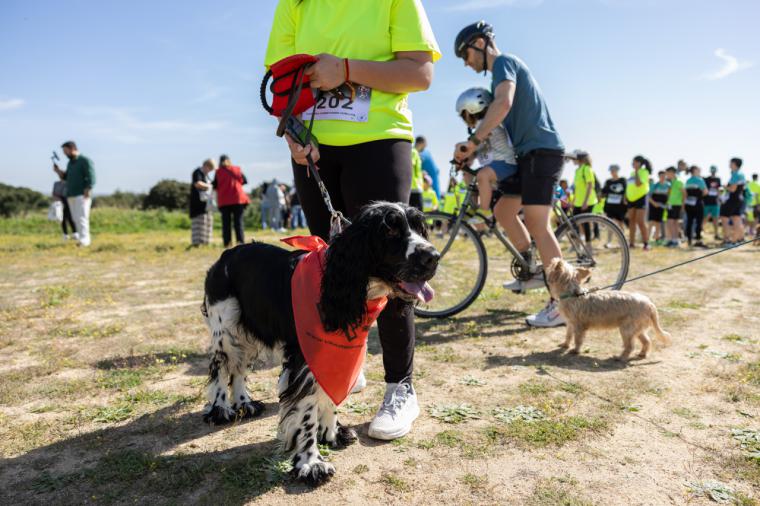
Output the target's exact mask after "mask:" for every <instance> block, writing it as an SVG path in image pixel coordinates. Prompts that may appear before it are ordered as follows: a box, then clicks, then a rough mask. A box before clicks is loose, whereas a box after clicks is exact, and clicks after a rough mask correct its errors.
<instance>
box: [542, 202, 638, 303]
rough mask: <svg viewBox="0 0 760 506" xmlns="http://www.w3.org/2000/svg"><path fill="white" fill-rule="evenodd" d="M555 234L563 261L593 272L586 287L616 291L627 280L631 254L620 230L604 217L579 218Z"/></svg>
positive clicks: (586, 216)
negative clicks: (607, 288)
mask: <svg viewBox="0 0 760 506" xmlns="http://www.w3.org/2000/svg"><path fill="white" fill-rule="evenodd" d="M569 223H570V224H571V226H567V224H565V223H563V224H561V225H560V226H559V227H558V228H557V231H556V232H555V235H556V236H557V241H558V242H559V245H560V249H561V250H562V257H563V258H564V259H565V260H566V261H568V262H570V263H571V264H573V265H574V266H576V267H589V268H591V269H593V273H592V275H591V279H590V281H589V283H590V284H591V286H594V287H610V288H612V289H613V290H619V289H620V287H622V286H623V283H624V282H625V279H626V277H627V276H628V267H629V266H630V262H631V253H630V250H629V249H628V242H627V241H626V239H625V234H624V233H623V231H622V230H620V227H619V226H617V224H615V222H614V221H612V220H610V219H609V218H607V217H605V216H601V215H598V214H579V215H576V216H573V217H571V218H570V222H569Z"/></svg>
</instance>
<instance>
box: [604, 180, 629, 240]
mask: <svg viewBox="0 0 760 506" xmlns="http://www.w3.org/2000/svg"><path fill="white" fill-rule="evenodd" d="M625 185H626V181H625V178H624V177H620V166H619V165H610V178H609V179H608V180H607V181H605V182H604V187H603V188H602V197H603V198H604V214H605V216H607V217H608V218H609V219H611V220H613V221H614V222H615V223H617V224H618V226H619V227H620V229H621V230H625V215H626V213H627V212H628V206H627V205H626V202H625ZM605 246H607V247H609V246H610V244H609V241H608V242H607V244H605Z"/></svg>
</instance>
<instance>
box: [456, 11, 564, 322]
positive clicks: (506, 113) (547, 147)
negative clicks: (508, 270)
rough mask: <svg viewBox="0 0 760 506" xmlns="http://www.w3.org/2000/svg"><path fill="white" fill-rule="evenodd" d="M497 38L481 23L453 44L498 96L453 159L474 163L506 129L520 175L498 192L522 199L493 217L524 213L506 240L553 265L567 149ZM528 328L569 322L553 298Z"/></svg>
mask: <svg viewBox="0 0 760 506" xmlns="http://www.w3.org/2000/svg"><path fill="white" fill-rule="evenodd" d="M494 38H495V34H494V32H493V27H492V26H491V25H490V24H488V23H486V22H485V21H479V22H477V23H473V24H470V25H468V26H466V27H464V28H463V29H462V30H461V31H460V32H459V34H458V35H457V37H456V40H455V42H454V53H455V54H456V56H457V57H458V58H461V59H462V60H464V63H465V65H466V66H468V67H470V68H471V69H473V70H474V71H475V72H483V73H486V72H489V71H490V72H491V93H492V94H493V97H494V100H493V102H492V103H491V105H490V107H489V108H488V113H487V114H486V115H485V117H484V118H483V119H482V120H481V122H480V123H479V124H478V127H477V129H476V130H475V132H473V134H472V135H471V136H470V138H469V139H468V140H467V142H463V143H459V144H457V145H456V146H455V148H454V157H455V158H456V159H457V160H465V159H468V158H470V157H471V156H472V154H473V153H474V152H475V151H476V150H477V148H478V145H479V144H480V143H482V142H483V141H485V140H486V139H487V138H488V136H489V134H490V133H491V131H492V130H493V129H494V128H496V127H498V126H499V125H503V126H504V128H506V130H507V133H509V137H510V139H511V140H512V144H513V147H514V150H515V154H516V155H517V165H518V172H517V174H516V175H515V177H510V178H507V179H506V180H505V181H503V182H502V183H501V184H500V189H501V190H503V193H504V194H506V195H520V198H504V197H502V198H501V199H499V202H498V203H497V204H496V206H495V208H494V214H495V215H496V217H497V218H498V220H499V222H500V223H504V222H514V221H515V220H513V218H512V217H513V216H516V215H517V213H518V212H519V210H520V208H522V210H523V213H524V216H525V225H524V226H523V225H522V224H520V227H521V228H522V230H521V231H512V233H509V232H508V235H509V236H510V237H516V238H517V237H532V238H533V239H534V240H535V242H536V248H537V249H538V253H539V255H540V256H541V261H542V263H543V264H544V265H549V263H550V262H551V261H552V260H553V259H555V258H561V257H562V253H561V251H560V247H559V244H558V243H557V238H556V237H555V236H554V232H553V230H552V228H551V223H550V217H551V213H552V199H553V198H554V190H555V188H556V186H557V182H558V181H559V178H560V175H561V174H562V167H563V165H564V154H565V146H564V144H563V143H562V140H561V139H560V136H559V134H558V133H557V129H556V127H555V126H554V122H553V120H552V117H551V115H550V114H549V109H548V107H547V105H546V101H545V100H544V97H543V94H542V92H541V89H540V88H539V86H538V82H537V81H536V79H535V78H534V77H533V74H532V73H531V71H530V69H529V68H528V66H527V65H526V64H525V63H524V62H523V61H522V60H521V59H520V58H518V57H517V56H515V55H512V54H503V53H502V52H501V51H499V48H498V47H496V44H495V43H494ZM461 148H464V150H462V149H461ZM518 223H519V222H518ZM526 227H527V229H526ZM518 232H519V233H518ZM528 233H530V236H528ZM515 247H516V248H517V249H518V251H521V252H528V251H530V241H526V242H525V243H517V242H515ZM536 274H540V272H538V273H536ZM526 323H527V324H528V325H531V326H535V327H556V326H558V325H564V323H565V322H564V319H563V318H562V316H561V315H560V314H559V311H558V308H557V303H556V301H555V300H553V299H551V298H550V299H549V302H548V303H547V304H546V307H544V309H542V310H541V311H540V312H539V313H537V314H535V315H532V316H529V317H528V318H527V319H526Z"/></svg>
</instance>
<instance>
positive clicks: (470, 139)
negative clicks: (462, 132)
mask: <svg viewBox="0 0 760 506" xmlns="http://www.w3.org/2000/svg"><path fill="white" fill-rule="evenodd" d="M467 140H468V141H470V142H472V143H473V144H475V146H480V143H481V142H482V141H481V140H480V139H478V138H477V137H476V136H475V134H472V135H471V136H470V137H469V138H468V139H467Z"/></svg>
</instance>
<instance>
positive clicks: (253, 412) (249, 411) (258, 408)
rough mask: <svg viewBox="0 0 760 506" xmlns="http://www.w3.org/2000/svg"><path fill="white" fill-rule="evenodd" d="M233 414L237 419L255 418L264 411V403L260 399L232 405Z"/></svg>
mask: <svg viewBox="0 0 760 506" xmlns="http://www.w3.org/2000/svg"><path fill="white" fill-rule="evenodd" d="M233 409H234V411H235V415H236V417H237V418H238V419H239V420H244V419H246V418H256V417H257V416H259V415H260V414H261V413H263V412H264V403H263V402H261V401H247V402H242V403H240V404H235V406H233Z"/></svg>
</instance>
